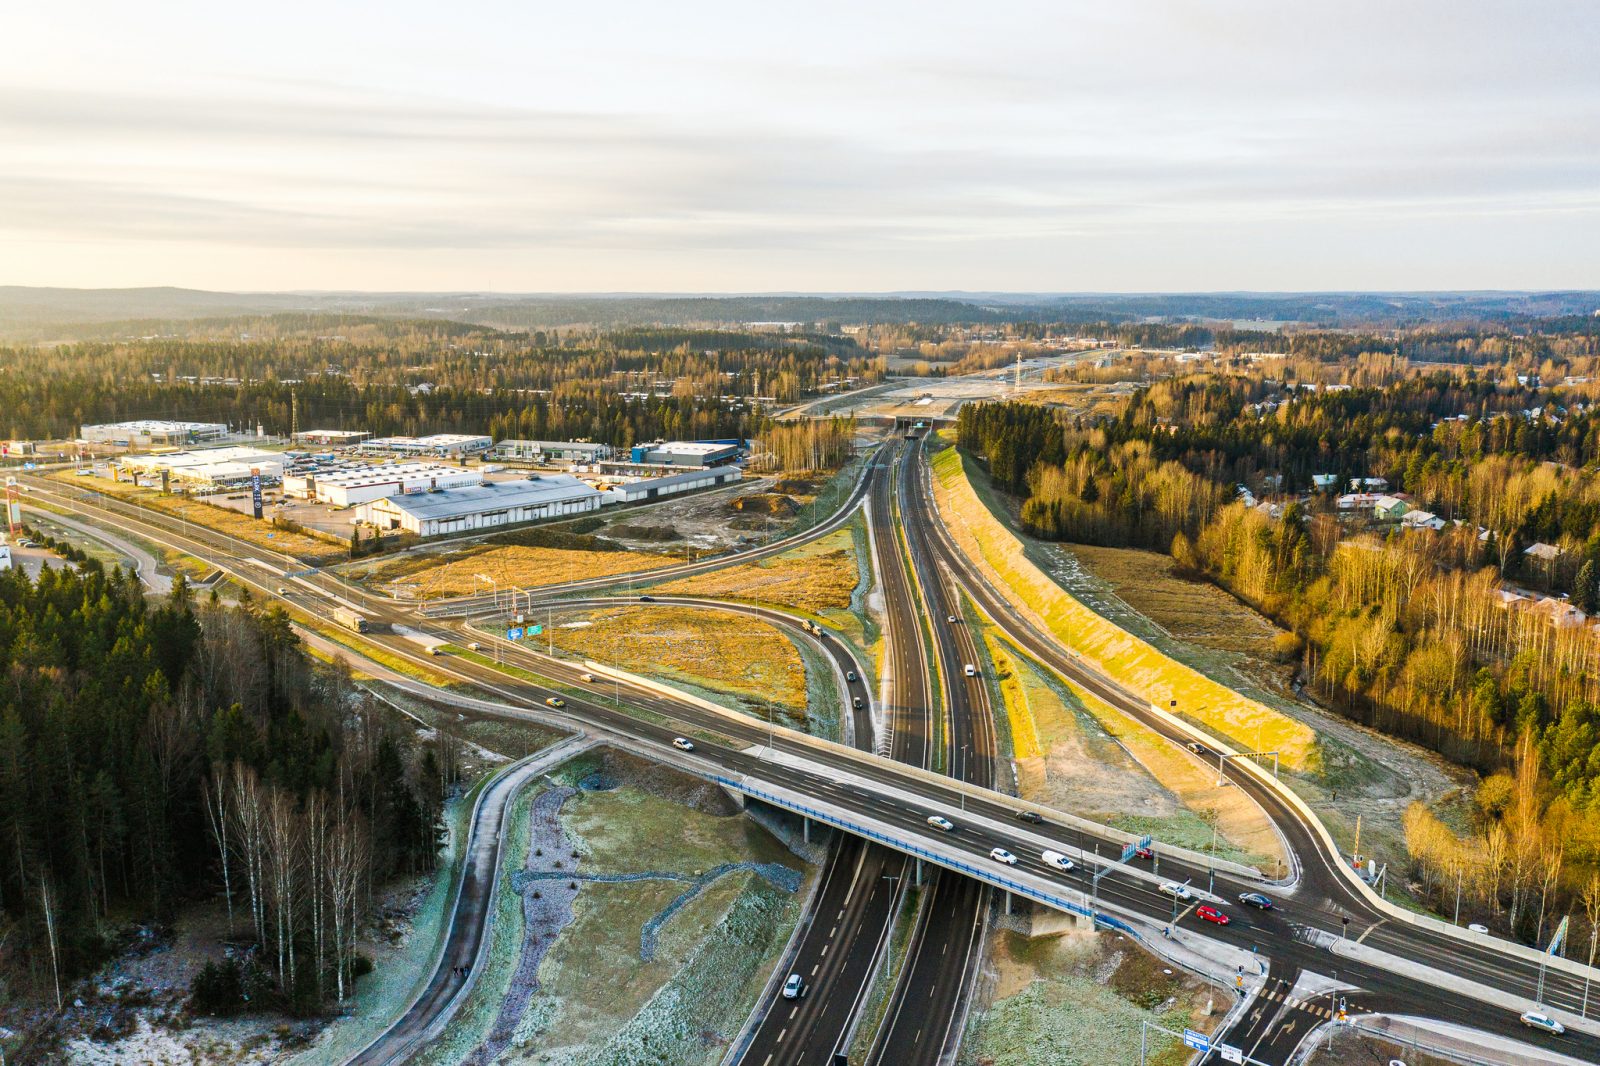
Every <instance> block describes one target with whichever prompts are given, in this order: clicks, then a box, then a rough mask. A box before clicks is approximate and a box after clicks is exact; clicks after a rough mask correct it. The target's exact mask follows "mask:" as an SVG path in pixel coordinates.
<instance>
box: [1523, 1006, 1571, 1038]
mask: <svg viewBox="0 0 1600 1066" xmlns="http://www.w3.org/2000/svg"><path fill="white" fill-rule="evenodd" d="M1522 1024H1523V1025H1526V1026H1527V1027H1528V1028H1529V1029H1537V1030H1539V1031H1540V1032H1541V1033H1549V1034H1550V1035H1551V1036H1560V1035H1561V1034H1562V1033H1564V1032H1566V1031H1567V1027H1566V1026H1564V1025H1562V1024H1561V1023H1560V1022H1558V1021H1556V1020H1555V1019H1554V1018H1552V1017H1550V1015H1548V1014H1546V1013H1544V1011H1538V1010H1530V1011H1528V1012H1527V1013H1525V1014H1524V1015H1523V1016H1522Z"/></svg>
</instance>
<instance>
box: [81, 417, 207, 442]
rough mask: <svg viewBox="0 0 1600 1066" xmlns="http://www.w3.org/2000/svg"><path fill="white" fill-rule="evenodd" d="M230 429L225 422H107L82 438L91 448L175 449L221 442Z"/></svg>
mask: <svg viewBox="0 0 1600 1066" xmlns="http://www.w3.org/2000/svg"><path fill="white" fill-rule="evenodd" d="M227 435H228V427H227V426H226V425H225V424H223V423H221V422H167V421H161V420H146V421H140V422H107V423H104V424H102V425H97V426H84V427H82V428H81V429H80V430H79V431H78V437H79V439H81V440H84V441H87V442H88V443H90V444H115V445H117V446H118V447H122V448H172V447H181V446H183V445H185V444H204V443H205V442H207V441H213V440H221V439H222V438H224V437H226V436H227Z"/></svg>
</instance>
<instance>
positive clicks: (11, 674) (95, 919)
mask: <svg viewBox="0 0 1600 1066" xmlns="http://www.w3.org/2000/svg"><path fill="white" fill-rule="evenodd" d="M0 669H3V672H4V679H5V684H4V685H3V686H0V922H3V924H4V927H5V929H4V932H5V937H6V939H7V941H8V948H9V950H10V951H11V952H13V954H12V955H11V956H10V957H11V958H12V959H13V960H15V967H14V968H15V972H14V973H13V974H12V975H11V976H12V977H13V979H18V980H20V981H21V983H22V984H24V985H27V986H29V987H31V988H33V989H34V990H36V991H37V992H38V993H39V994H41V995H42V996H43V997H44V998H46V999H47V1000H53V1001H55V1002H58V1003H59V1001H60V998H61V997H62V995H63V994H64V989H65V988H66V987H67V985H68V983H69V982H71V981H72V980H74V979H75V978H78V977H80V976H82V975H84V974H86V973H88V972H90V971H91V970H93V969H94V968H95V967H96V966H97V965H98V964H99V963H100V962H101V961H102V959H103V958H104V957H105V956H106V954H107V952H108V951H109V950H110V948H111V945H112V942H113V938H114V935H115V934H116V932H117V930H118V926H119V924H120V923H123V922H126V921H127V920H129V919H130V918H132V919H135V920H159V919H164V918H168V917H170V916H171V915H172V914H173V912H174V911H175V910H176V909H177V908H179V907H180V906H182V905H183V904H185V903H189V902H192V901H196V900H204V899H214V898H216V897H217V896H218V895H219V894H220V895H222V896H223V897H224V899H225V902H226V905H227V907H228V911H229V916H230V919H232V920H233V921H234V923H235V928H236V930H237V933H238V935H240V936H241V937H244V938H245V939H247V940H248V941H249V942H250V943H251V944H253V945H254V946H255V948H256V949H257V950H256V951H255V953H254V954H253V957H252V958H253V961H252V968H253V972H255V973H256V974H258V975H259V978H260V979H259V981H258V982H257V985H258V986H259V987H257V988H255V989H254V990H255V991H257V992H259V993H261V994H262V995H264V996H265V997H266V1000H267V1001H268V1002H276V1003H278V1004H280V1005H282V1006H285V1007H288V1008H290V1009H294V1010H297V1011H310V1010H314V1009H316V1008H317V1007H318V1006H319V1005H320V1004H321V1003H323V1002H325V1001H327V1000H330V999H333V998H335V997H342V996H344V995H346V994H348V992H349V987H350V981H351V979H352V978H353V975H354V974H355V973H356V972H357V970H358V968H359V963H358V960H357V959H356V956H355V952H354V947H353V945H354V934H355V931H356V930H357V929H358V928H359V927H360V926H361V923H362V922H363V920H364V917H365V915H366V914H367V912H368V908H369V905H370V901H371V899H372V898H373V893H374V891H375V888H376V887H377V886H378V885H381V884H382V883H384V882H385V881H386V880H388V879H391V878H393V877H394V876H396V875H399V874H409V873H416V872H421V871H425V870H428V869H431V868H432V866H433V864H434V862H435V856H436V853H437V848H438V842H439V833H440V828H439V827H440V820H439V819H440V808H441V804H442V797H443V790H444V788H445V786H446V784H447V781H446V780H445V777H446V775H445V774H443V773H441V772H440V769H439V767H440V765H441V762H440V758H439V756H438V754H436V752H435V750H434V748H433V747H431V746H429V747H422V748H419V747H418V746H417V745H416V744H415V743H414V742H413V740H411V739H410V737H409V735H408V734H407V733H406V732H405V731H402V730H400V729H398V728H396V727H395V726H393V725H392V724H391V723H390V722H389V720H388V718H387V717H386V716H384V715H382V714H380V713H377V712H376V711H375V710H374V708H373V707H372V706H371V705H370V701H369V700H367V699H365V698H363V697H362V695H361V694H360V692H359V690H358V689H357V688H356V687H355V686H354V685H353V683H352V682H351V680H350V678H349V676H348V673H347V672H346V671H344V670H342V669H339V668H337V667H328V666H323V665H320V664H315V663H314V662H313V661H312V660H311V659H310V658H309V657H308V656H307V655H306V653H305V652H304V650H303V649H302V647H301V646H300V643H299V640H298V638H297V637H296V636H295V635H294V633H293V632H292V630H291V629H290V626H289V621H288V618H287V616H286V615H284V614H283V612H282V611H281V610H278V609H276V608H274V609H271V610H261V609H259V608H258V607H257V606H255V605H254V604H253V603H251V602H250V601H249V600H248V598H247V597H245V598H244V600H243V602H242V603H241V605H240V606H239V607H237V608H232V607H227V606H223V605H221V604H219V603H218V602H217V601H216V599H215V597H214V596H213V597H212V598H211V599H210V601H209V602H206V603H203V604H199V603H196V602H195V601H194V598H193V596H192V595H191V593H190V592H189V590H188V588H187V587H186V586H185V585H184V583H183V581H182V579H181V578H179V579H178V580H177V581H176V582H175V583H174V588H173V591H172V594H171V596H170V597H168V598H167V599H165V600H164V601H162V602H160V603H159V604H155V605H151V604H149V603H147V601H146V599H145V597H144V595H143V594H142V592H141V590H140V588H139V587H138V585H137V583H136V581H135V580H134V579H133V578H132V577H131V576H130V575H128V574H126V573H125V572H123V571H121V570H116V569H111V570H106V569H103V568H102V567H101V566H100V565H99V564H98V563H96V562H94V561H92V560H85V561H81V562H80V563H79V564H78V566H77V568H76V569H49V570H46V571H44V572H43V573H41V575H40V576H39V578H38V580H37V581H30V580H28V579H27V578H26V577H25V576H24V575H23V574H22V573H21V572H20V571H17V570H12V571H7V572H3V573H0ZM445 765H453V759H446V760H445ZM257 1002H260V1000H259V999H257Z"/></svg>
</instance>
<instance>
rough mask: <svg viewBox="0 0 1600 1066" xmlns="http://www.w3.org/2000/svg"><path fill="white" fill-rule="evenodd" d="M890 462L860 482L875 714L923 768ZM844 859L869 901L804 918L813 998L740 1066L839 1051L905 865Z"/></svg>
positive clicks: (924, 677)
mask: <svg viewBox="0 0 1600 1066" xmlns="http://www.w3.org/2000/svg"><path fill="white" fill-rule="evenodd" d="M898 452H899V445H898V442H891V443H890V444H889V445H887V446H885V447H883V448H881V449H879V451H878V452H877V453H876V454H875V455H874V456H873V460H872V462H873V466H872V468H871V469H869V471H868V472H867V477H866V478H864V479H863V480H864V481H868V482H870V491H869V494H868V502H867V506H868V507H869V508H870V513H871V517H872V523H871V529H872V536H873V538H874V547H875V549H876V553H877V557H878V561H879V562H880V563H882V566H881V567H880V568H879V569H880V571H881V572H880V573H879V574H878V581H879V585H880V587H881V589H882V592H883V597H884V614H885V618H884V623H883V634H884V647H885V655H886V657H887V660H888V661H887V664H886V665H887V667H888V669H887V670H886V674H887V675H888V677H887V684H885V686H884V693H883V695H884V699H885V702H886V704H887V705H886V707H885V708H884V712H883V714H884V722H885V724H886V726H887V727H888V729H889V731H890V747H889V750H890V753H891V755H892V756H893V757H894V758H895V759H897V760H899V761H902V762H908V763H911V764H913V765H916V766H923V765H926V762H927V758H928V753H929V750H930V749H929V745H928V742H927V738H928V715H929V708H930V705H931V701H930V692H931V689H930V682H929V678H928V671H927V664H926V661H925V660H924V658H923V650H922V639H921V632H920V630H919V629H918V628H917V625H916V621H917V614H916V610H915V605H914V602H913V600H912V596H911V589H910V585H909V583H908V578H907V575H906V569H905V565H904V561H903V559H902V556H901V552H900V547H899V541H898V538H897V537H896V535H895V531H894V529H895V527H894V523H893V521H892V513H891V511H892V498H891V494H892V482H891V479H890V477H889V476H887V474H888V472H889V471H891V470H894V469H895V468H896V466H897V457H898ZM830 643H833V644H837V643H838V642H837V641H831V642H830ZM862 676H863V678H864V677H865V676H866V675H865V674H863V675H862ZM869 735H870V734H864V733H862V732H860V731H859V730H858V732H857V739H856V746H857V747H868V750H871V749H870V746H868V745H866V744H864V743H863V739H862V738H863V737H864V736H869ZM853 851H854V853H855V854H858V855H859V856H860V862H861V865H862V870H863V871H864V872H863V873H861V874H860V875H859V876H854V877H852V878H851V879H850V884H851V885H852V886H854V888H853V891H856V892H861V891H866V892H870V898H868V899H865V900H860V901H856V903H855V905H853V906H846V907H835V906H834V904H832V903H824V904H822V905H819V907H818V909H817V911H816V914H818V915H820V914H825V913H827V912H828V909H829V908H834V910H835V912H836V917H837V919H838V921H837V922H836V923H834V922H830V923H828V927H827V930H826V932H824V931H823V928H822V925H821V923H820V922H818V921H817V920H816V918H815V917H813V924H812V925H811V926H810V927H808V928H807V930H806V932H805V934H804V936H803V939H802V941H801V943H800V945H799V948H798V957H799V963H798V966H797V972H799V973H800V974H801V975H802V977H804V978H805V979H806V980H807V981H809V982H811V983H813V984H814V986H815V988H816V990H817V994H816V995H815V997H814V998H812V999H811V1000H809V1001H803V1002H802V1003H800V1004H799V1005H797V1006H795V1007H787V1006H786V1005H785V1003H784V1002H783V1001H781V1000H780V1001H778V1003H777V1004H775V1005H774V1007H773V1009H771V1010H769V1012H768V1013H767V1014H766V1015H765V1016H764V1017H763V1018H762V1021H761V1024H760V1025H759V1027H758V1028H757V1030H756V1032H755V1033H754V1035H753V1036H752V1038H751V1041H750V1043H749V1045H748V1046H747V1048H746V1050H745V1052H744V1054H743V1056H742V1057H741V1058H740V1060H739V1061H740V1062H742V1063H746V1064H751V1066H807V1064H809V1063H812V1062H816V1063H827V1062H830V1061H831V1059H832V1057H833V1055H834V1054H835V1053H837V1052H841V1051H845V1050H846V1047H845V1045H846V1043H847V1040H848V1038H849V1037H850V1036H851V1034H852V1033H853V1032H854V1028H855V1025H856V1024H857V1022H858V1020H859V1017H860V1014H861V1011H862V1010H863V1006H864V1004H865V1003H866V999H867V993H868V992H869V991H870V989H871V985H872V980H873V977H874V976H875V974H876V973H877V970H878V966H877V963H878V960H879V958H880V956H881V955H882V953H883V952H885V951H887V950H888V943H889V937H890V935H891V933H892V931H893V926H894V920H895V915H896V914H897V913H898V912H899V901H900V897H901V893H902V892H903V890H904V888H905V880H906V876H907V872H908V870H909V867H910V864H909V863H908V861H907V860H906V857H905V856H904V855H902V854H900V853H899V852H896V851H893V850H891V849H889V848H884V847H881V846H879V845H875V844H859V845H856V846H855V848H854V849H853ZM843 854H844V852H843V849H840V850H839V851H836V852H835V854H834V857H833V860H832V862H831V863H830V866H829V870H828V876H829V877H830V880H831V881H833V882H836V883H840V884H842V883H844V878H842V877H838V876H837V875H836V874H835V868H836V867H837V866H838V865H839V864H840V863H841V862H843V861H845V860H844V859H843V857H842V856H843ZM862 886H870V887H866V888H863V887H862ZM849 898H850V897H847V900H848V899H849ZM811 960H815V961H814V962H813V961H811ZM808 962H810V966H809V967H808V966H807V963H808ZM758 1009H759V1008H758Z"/></svg>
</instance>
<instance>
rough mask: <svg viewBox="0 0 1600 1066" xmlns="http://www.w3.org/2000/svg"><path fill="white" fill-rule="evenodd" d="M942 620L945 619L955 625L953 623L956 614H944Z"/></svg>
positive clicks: (954, 622)
mask: <svg viewBox="0 0 1600 1066" xmlns="http://www.w3.org/2000/svg"><path fill="white" fill-rule="evenodd" d="M944 620H945V621H946V622H949V623H950V624H951V625H955V624H956V616H955V615H953V614H947V615H945V616H944Z"/></svg>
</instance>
